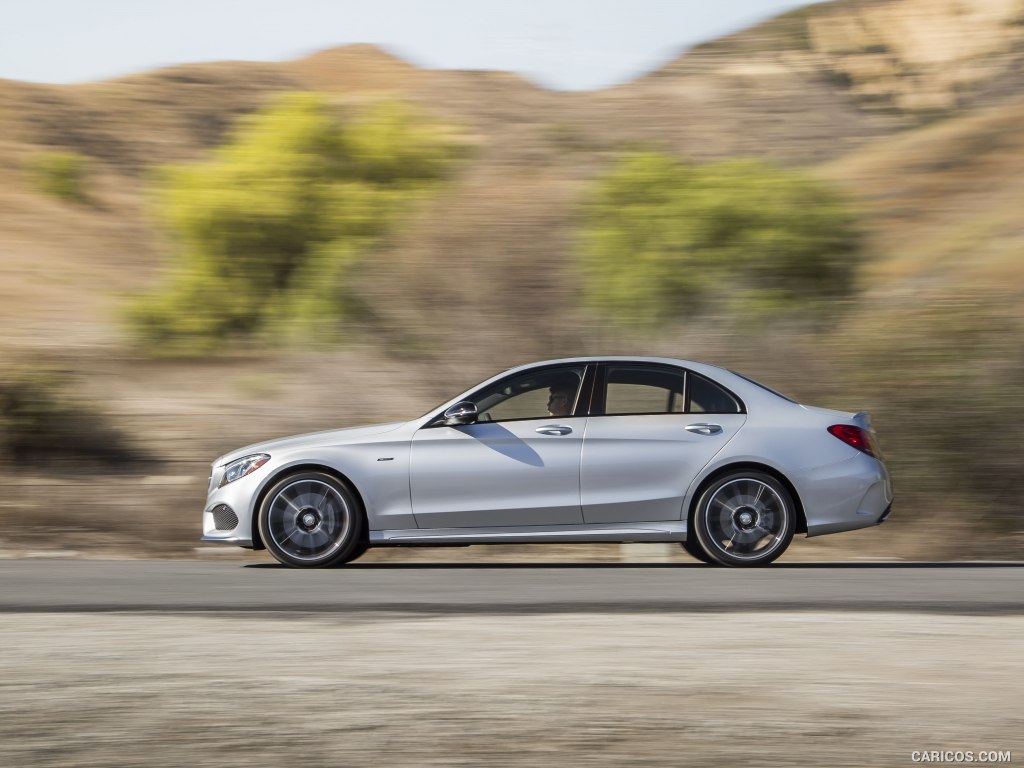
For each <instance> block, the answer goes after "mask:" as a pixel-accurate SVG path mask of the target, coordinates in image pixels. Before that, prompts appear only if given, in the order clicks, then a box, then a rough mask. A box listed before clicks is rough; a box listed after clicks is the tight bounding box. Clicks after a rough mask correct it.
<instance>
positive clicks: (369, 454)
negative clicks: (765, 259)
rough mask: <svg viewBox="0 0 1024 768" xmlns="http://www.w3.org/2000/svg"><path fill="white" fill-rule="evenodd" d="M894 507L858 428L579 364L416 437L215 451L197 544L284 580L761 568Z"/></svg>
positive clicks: (632, 370)
mask: <svg viewBox="0 0 1024 768" xmlns="http://www.w3.org/2000/svg"><path fill="white" fill-rule="evenodd" d="M892 500H893V490H892V483H891V480H890V477H889V473H888V471H887V470H886V467H885V463H884V461H883V458H882V456H881V454H880V452H879V449H878V445H877V440H876V437H875V434H874V431H873V429H872V426H871V423H870V419H869V417H868V415H867V414H866V413H856V414H854V413H844V412H840V411H832V410H825V409H820V408H813V407H810V406H805V405H801V404H799V403H796V402H794V401H793V400H790V399H789V398H787V397H785V396H783V395H780V394H779V393H777V392H774V391H772V390H770V389H768V388H767V387H765V386H763V385H761V384H758V383H757V382H755V381H753V380H752V379H749V378H747V377H745V376H742V375H740V374H737V373H734V372H732V371H728V370H725V369H723V368H719V367H716V366H712V365H707V364H704V363H698V362H694V361H687V360H676V359H671V358H656V357H585V358H570V359H563V360H550V361H543V362H538V363H532V364H529V365H524V366H520V367H517V368H512V369H510V370H508V371H505V372H503V373H501V374H499V375H497V376H494V377H492V378H490V379H488V380H486V381H484V382H482V383H480V384H479V385H477V386H475V387H473V388H472V389H470V390H468V391H467V392H464V393H462V394H460V395H458V396H457V397H454V398H452V399H451V400H449V401H448V402H446V403H443V404H442V405H439V406H437V407H436V408H433V409H431V410H430V411H429V412H428V413H427V414H425V415H423V416H421V417H419V418H416V419H413V420H411V421H407V422H396V423H391V424H378V425H374V426H368V427H357V428H352V429H337V430H329V431H325V432H316V433H313V434H308V435H298V436H295V437H288V438H284V439H280V440H273V441H269V442H264V443H257V444H254V445H249V446H246V447H244V448H240V449H238V450H236V451H233V452H231V453H228V454H225V455H224V456H221V457H220V458H218V459H217V460H216V461H215V462H213V470H212V473H211V477H210V483H209V491H208V496H207V502H206V508H205V511H204V513H203V537H202V540H203V541H207V542H218V543H222V544H236V545H239V546H242V547H248V548H256V549H263V548H266V549H267V550H269V552H270V554H271V555H273V556H274V557H275V558H276V559H277V560H279V561H280V562H281V563H283V564H285V565H289V566H294V567H324V566H331V565H338V564H341V563H345V562H348V561H351V560H353V559H355V558H357V557H358V556H359V555H361V554H362V553H363V552H365V551H366V550H367V549H368V548H369V547H378V546H411V545H419V546H424V545H426V546H429V545H454V544H489V543H543V542H560V543H564V542H643V541H650V542H678V543H679V544H681V545H682V546H683V548H684V549H686V551H687V552H688V553H690V554H691V555H692V556H694V557H696V558H697V559H699V560H702V561H704V562H707V563H712V564H719V565H727V566H759V565H765V564H767V563H770V562H772V561H773V560H775V559H776V558H778V557H779V556H780V555H781V554H782V553H783V552H784V551H785V550H786V548H787V547H788V546H789V544H790V542H791V541H792V539H793V536H794V534H797V533H805V534H807V535H808V536H818V535H822V534H827V533H837V532H840V531H849V530H853V529H857V528H863V527H867V526H871V525H877V524H879V523H881V522H883V521H884V520H885V519H886V518H887V517H888V515H889V512H890V510H891V507H892Z"/></svg>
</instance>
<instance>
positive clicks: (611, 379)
mask: <svg viewBox="0 0 1024 768" xmlns="http://www.w3.org/2000/svg"><path fill="white" fill-rule="evenodd" d="M597 387H598V396H597V397H596V398H595V408H596V409H597V410H596V411H595V414H594V415H591V417H590V420H589V421H588V423H587V434H586V439H585V440H584V442H583V455H582V461H581V465H580V498H581V504H582V508H583V518H584V520H585V522H587V523H626V522H653V521H658V520H679V519H681V518H682V506H683V497H684V495H685V494H686V489H687V488H689V486H690V483H691V482H692V481H693V479H694V477H696V475H697V473H699V472H700V471H701V470H702V469H703V468H704V467H705V466H707V464H708V462H710V461H711V459H712V458H713V457H714V456H715V454H717V453H718V452H719V451H720V450H722V448H723V447H724V446H725V444H726V443H728V442H729V440H731V439H732V437H733V436H735V434H736V433H737V431H738V430H739V429H740V427H742V426H743V423H744V422H745V421H746V414H745V413H744V412H743V404H742V403H741V402H740V401H739V399H738V398H736V397H735V396H734V395H733V394H732V393H730V392H728V391H727V390H725V389H724V388H723V387H721V386H720V385H718V384H716V383H715V382H712V381H711V380H710V379H707V378H705V377H703V376H699V375H697V374H695V373H693V372H691V371H687V370H685V369H683V368H679V367H676V366H671V365H662V364H653V363H629V362H625V363H607V364H604V365H602V366H601V369H600V371H599V375H598V379H597Z"/></svg>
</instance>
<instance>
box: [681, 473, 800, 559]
mask: <svg viewBox="0 0 1024 768" xmlns="http://www.w3.org/2000/svg"><path fill="white" fill-rule="evenodd" d="M795 522H796V505H795V504H794V503H793V497H792V496H790V494H789V491H787V490H786V488H785V486H784V485H783V484H782V483H780V482H779V481H778V479H776V478H775V477H773V476H772V475H769V474H766V473H764V472H733V473H731V474H728V475H724V476H723V477H720V478H718V479H717V480H715V481H714V482H713V483H712V484H711V485H709V486H708V487H707V489H706V490H705V491H704V493H702V494H701V496H700V499H699V500H698V501H697V508H696V510H695V514H694V518H693V531H694V533H695V534H696V535H697V541H696V543H697V544H698V545H699V546H700V548H701V549H702V550H703V551H704V552H705V553H706V554H707V556H708V557H709V558H711V559H712V560H714V561H715V562H717V563H721V564H722V565H728V566H733V567H738V568H744V567H747V568H749V567H755V566H759V565H767V564H768V563H770V562H772V561H773V560H775V559H776V558H778V557H779V556H781V555H782V553H783V552H785V551H786V548H787V547H788V546H789V544H790V542H791V541H792V540H793V530H794V526H795ZM687 551H689V550H687Z"/></svg>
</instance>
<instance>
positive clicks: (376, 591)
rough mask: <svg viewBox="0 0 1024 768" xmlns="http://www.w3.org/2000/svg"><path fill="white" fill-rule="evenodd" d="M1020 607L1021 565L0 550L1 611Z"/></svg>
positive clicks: (1023, 607) (974, 610) (1023, 602)
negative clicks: (154, 556)
mask: <svg viewBox="0 0 1024 768" xmlns="http://www.w3.org/2000/svg"><path fill="white" fill-rule="evenodd" d="M791 610H808V611H822V610H831V611H836V610H840V611H842V610H847V611H903V612H907V611H916V612H929V613H963V614H992V615H999V614H1022V613H1024V563H900V564H880V563H866V564H849V563H835V564H829V563H813V564H811V563H794V564H788V565H787V564H776V565H774V566H772V567H770V568H765V569H754V570H733V569H725V568H711V567H708V566H704V565H699V564H695V565H689V564H685V565H683V564H679V565H676V564H671V565H665V564H656V565H631V564H621V565H619V564H611V565H593V564H587V565H582V564H581V565H573V564H565V565H543V566H536V565H533V564H530V565H514V564H513V565H509V564H501V565H493V566H489V565H480V564H473V565H465V566H458V565H454V566H453V565H451V564H444V565H433V564H400V565H399V564H382V563H372V564H364V565H359V564H358V563H356V564H352V565H348V566H345V567H343V568H338V569H332V570H322V571H298V570H291V569H287V568H282V567H279V566H276V565H271V564H263V563H258V564H254V563H238V562H232V563H208V562H197V561H168V560H150V561H145V560H134V561H88V560H86V561H47V560H6V561H0V612H8V613H10V612H25V611H28V612H39V611H48V612H49V611H53V612H92V611H156V612H168V611H202V612H232V611H256V612H263V611H267V612H282V611H283V612H299V613H301V612H317V613H318V612H330V613H341V612H367V611H372V612H397V613H425V614H459V613H562V612H579V613H600V612H608V611H613V612H646V611H672V612H684V611H685V612H689V611H697V612H724V611H791Z"/></svg>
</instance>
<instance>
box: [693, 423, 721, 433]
mask: <svg viewBox="0 0 1024 768" xmlns="http://www.w3.org/2000/svg"><path fill="white" fill-rule="evenodd" d="M686 431H687V432H693V433H695V434H698V435H720V434H722V427H721V426H719V425H718V424H688V425H687V427H686Z"/></svg>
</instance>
